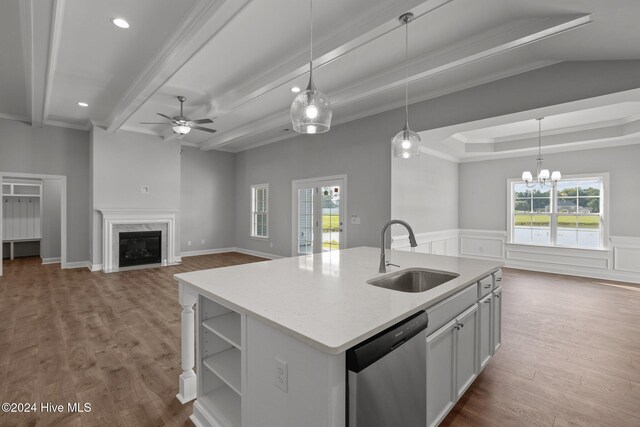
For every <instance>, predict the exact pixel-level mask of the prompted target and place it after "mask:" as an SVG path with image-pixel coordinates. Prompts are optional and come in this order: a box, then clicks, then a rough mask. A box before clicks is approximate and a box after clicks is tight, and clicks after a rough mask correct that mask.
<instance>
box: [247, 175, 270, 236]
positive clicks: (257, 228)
mask: <svg viewBox="0 0 640 427" xmlns="http://www.w3.org/2000/svg"><path fill="white" fill-rule="evenodd" d="M268 224H269V184H260V185H252V186H251V237H260V238H267V237H269V229H268Z"/></svg>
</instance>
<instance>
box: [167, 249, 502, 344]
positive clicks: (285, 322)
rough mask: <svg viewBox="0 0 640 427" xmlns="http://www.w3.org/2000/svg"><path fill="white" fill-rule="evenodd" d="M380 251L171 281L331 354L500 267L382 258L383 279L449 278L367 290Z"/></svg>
mask: <svg viewBox="0 0 640 427" xmlns="http://www.w3.org/2000/svg"><path fill="white" fill-rule="evenodd" d="M379 256H380V249H378V248H369V247H360V248H353V249H345V250H341V251H336V252H331V253H328V252H327V253H321V254H314V255H308V256H301V257H294V258H283V259H279V260H274V261H265V262H258V263H252V264H244V265H239V266H233V267H224V268H215V269H211V270H202V271H194V272H190V273H183V274H177V275H175V278H176V279H177V280H178V281H180V282H182V283H183V284H185V285H187V286H190V287H192V288H193V289H195V290H196V292H198V293H200V294H202V295H204V296H206V297H207V298H210V299H211V300H213V301H216V302H218V303H220V304H222V305H225V306H227V307H228V308H230V309H232V310H235V311H237V312H239V313H243V314H246V315H248V316H252V317H255V318H258V319H261V320H263V321H265V322H267V323H269V324H271V325H273V326H275V327H276V328H278V329H280V330H282V331H283V332H285V333H287V334H290V335H292V336H294V337H296V338H298V339H300V340H301V341H304V342H307V343H309V344H311V345H313V346H315V347H317V348H319V349H320V350H322V351H324V352H326V353H331V354H338V353H342V352H344V351H346V350H347V349H348V348H350V347H352V346H354V345H355V344H358V343H360V342H362V341H364V340H365V339H367V338H369V337H371V336H373V335H375V334H376V333H378V332H380V331H382V330H384V329H386V328H388V327H390V326H392V325H394V324H395V323H397V322H399V321H401V320H402V319H404V318H406V317H408V316H409V315H411V314H413V313H415V312H417V311H419V310H423V309H425V308H427V307H429V306H431V305H433V304H435V303H437V302H439V301H441V300H443V299H445V298H446V297H448V296H450V295H452V294H454V293H456V292H457V291H459V290H462V289H464V288H465V287H466V286H467V285H469V284H472V283H473V282H475V281H477V280H479V279H481V278H483V277H485V276H486V275H487V274H488V273H491V272H493V271H496V270H497V269H498V268H500V267H501V266H502V263H500V262H493V261H480V260H475V259H469V258H458V257H448V256H440V255H428V254H421V253H412V252H404V251H387V260H388V261H391V262H393V263H394V264H399V265H400V268H398V267H393V266H389V267H387V273H386V274H390V273H393V272H396V271H400V270H404V269H407V268H411V267H419V268H427V269H433V270H440V271H444V272H452V273H457V274H459V275H460V276H459V277H457V278H455V279H453V280H451V281H449V282H447V283H444V284H442V285H440V286H438V287H436V288H434V289H431V290H428V291H426V292H421V293H407V292H400V291H395V290H390V289H384V288H380V287H377V286H372V285H369V284H367V280H370V279H372V278H374V277H379V276H384V275H385V273H378V266H379V262H380V259H379Z"/></svg>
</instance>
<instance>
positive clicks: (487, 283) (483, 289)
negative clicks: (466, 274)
mask: <svg viewBox="0 0 640 427" xmlns="http://www.w3.org/2000/svg"><path fill="white" fill-rule="evenodd" d="M492 290H493V275H492V274H490V275H488V276H487V277H485V278H484V279H481V280H480V281H479V282H478V299H480V298H482V297H484V296H485V295H487V294H488V293H489V292H491V291H492Z"/></svg>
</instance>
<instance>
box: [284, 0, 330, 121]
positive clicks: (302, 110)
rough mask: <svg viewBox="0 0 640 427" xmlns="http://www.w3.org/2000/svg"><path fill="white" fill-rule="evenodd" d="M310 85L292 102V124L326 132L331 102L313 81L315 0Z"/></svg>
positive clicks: (311, 4)
mask: <svg viewBox="0 0 640 427" xmlns="http://www.w3.org/2000/svg"><path fill="white" fill-rule="evenodd" d="M310 20H311V24H310V35H311V37H310V38H311V43H310V45H311V47H310V54H309V85H308V86H307V89H306V90H305V91H303V92H300V93H299V94H298V95H296V97H295V98H294V99H293V102H292V103H291V124H292V126H293V130H295V131H296V132H298V133H304V134H313V133H324V132H327V131H328V130H329V128H331V114H332V112H331V102H330V101H329V98H328V97H327V95H325V94H324V93H322V92H320V91H319V90H318V89H317V88H316V85H315V83H314V82H313V0H310Z"/></svg>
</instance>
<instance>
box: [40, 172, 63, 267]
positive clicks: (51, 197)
mask: <svg viewBox="0 0 640 427" xmlns="http://www.w3.org/2000/svg"><path fill="white" fill-rule="evenodd" d="M61 194H62V181H61V180H59V179H43V180H42V241H41V242H40V257H42V259H43V260H51V259H55V258H60V257H61V253H60V244H61V235H60V232H61V230H60V215H61V206H60V196H61Z"/></svg>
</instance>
